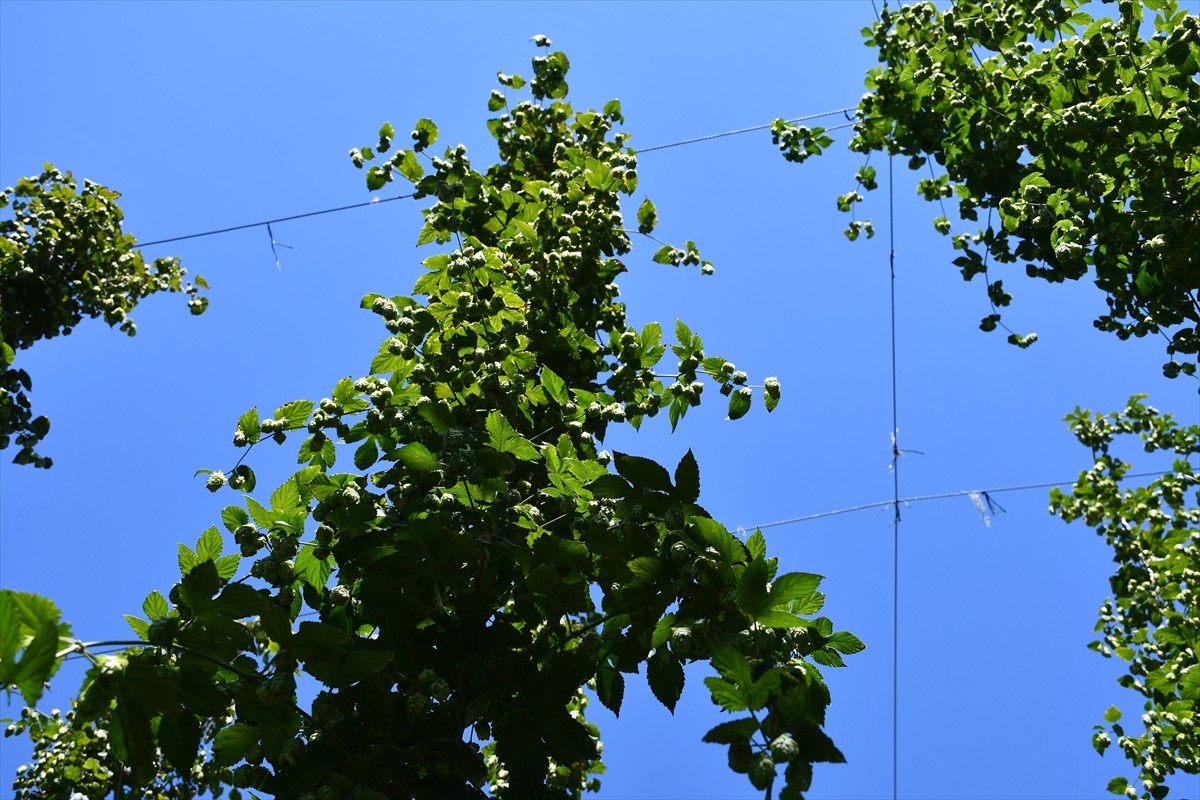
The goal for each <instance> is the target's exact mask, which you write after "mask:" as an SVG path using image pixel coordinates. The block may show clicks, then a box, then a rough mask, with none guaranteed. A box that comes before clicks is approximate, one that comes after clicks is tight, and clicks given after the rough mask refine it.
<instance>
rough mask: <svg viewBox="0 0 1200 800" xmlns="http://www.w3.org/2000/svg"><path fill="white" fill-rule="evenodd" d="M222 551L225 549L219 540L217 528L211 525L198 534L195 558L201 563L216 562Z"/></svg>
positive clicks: (219, 535)
mask: <svg viewBox="0 0 1200 800" xmlns="http://www.w3.org/2000/svg"><path fill="white" fill-rule="evenodd" d="M223 549H225V543H224V542H223V541H222V540H221V534H220V532H219V531H217V526H216V525H213V526H212V527H210V528H209V529H208V530H206V531H204V533H202V534H200V538H199V540H197V541H196V558H198V559H199V560H201V561H216V560H217V559H218V558H220V557H221V551H222V550H223Z"/></svg>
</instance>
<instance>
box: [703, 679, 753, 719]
mask: <svg viewBox="0 0 1200 800" xmlns="http://www.w3.org/2000/svg"><path fill="white" fill-rule="evenodd" d="M704 685H705V686H707V687H708V691H709V692H710V693H711V694H712V699H713V702H714V703H716V704H717V705H719V706H720V707H721V708H723V709H725V710H726V711H745V710H746V700H745V697H744V695H743V693H742V692H741V691H740V690H739V689H738V688H737V687H736V686H734V685H733V684H731V683H729V682H728V681H725V680H723V679H721V678H717V677H713V676H709V677H707V678H705V679H704Z"/></svg>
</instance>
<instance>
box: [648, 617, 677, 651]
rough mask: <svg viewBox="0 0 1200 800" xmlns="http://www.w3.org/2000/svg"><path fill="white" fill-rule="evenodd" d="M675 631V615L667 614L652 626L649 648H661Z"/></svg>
mask: <svg viewBox="0 0 1200 800" xmlns="http://www.w3.org/2000/svg"><path fill="white" fill-rule="evenodd" d="M674 629H675V615H674V614H667V615H666V616H665V617H663V618H662V619H660V620H659V621H658V622H657V623H656V624H655V625H654V633H653V634H652V635H651V636H650V646H651V647H653V648H654V649H655V650H657V649H658V648H660V647H662V646H663V645H664V644H666V643H667V640H668V639H670V638H671V631H673V630H674Z"/></svg>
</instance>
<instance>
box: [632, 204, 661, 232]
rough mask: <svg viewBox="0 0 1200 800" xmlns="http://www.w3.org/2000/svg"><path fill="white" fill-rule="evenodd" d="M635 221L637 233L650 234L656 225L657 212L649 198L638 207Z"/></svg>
mask: <svg viewBox="0 0 1200 800" xmlns="http://www.w3.org/2000/svg"><path fill="white" fill-rule="evenodd" d="M637 220H638V233H651V232H653V230H654V227H655V226H656V225H658V211H657V210H656V209H655V208H654V203H651V202H650V198H648V197H647V198H646V199H645V200H643V201H642V204H641V205H640V206H638V210H637Z"/></svg>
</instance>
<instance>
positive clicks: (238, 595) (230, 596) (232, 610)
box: [212, 583, 267, 619]
mask: <svg viewBox="0 0 1200 800" xmlns="http://www.w3.org/2000/svg"><path fill="white" fill-rule="evenodd" d="M212 610H213V611H216V612H218V613H220V614H223V615H224V616H227V617H232V618H234V619H242V618H243V617H255V616H258V615H260V614H263V613H265V612H266V610H267V599H266V598H265V597H263V596H262V595H261V594H259V592H258V590H256V589H254V588H252V587H250V586H247V585H246V584H244V583H231V584H229V585H228V586H226V587H225V588H224V589H223V590H222V591H221V594H219V595H218V596H217V597H216V599H215V600H213V605H212Z"/></svg>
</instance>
